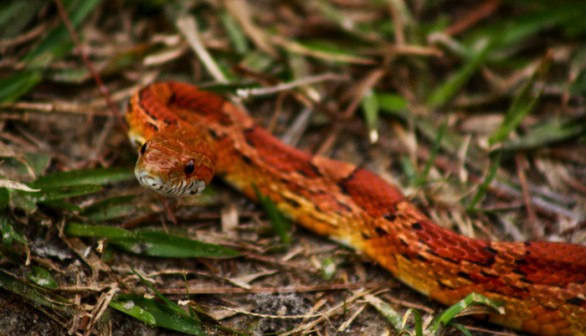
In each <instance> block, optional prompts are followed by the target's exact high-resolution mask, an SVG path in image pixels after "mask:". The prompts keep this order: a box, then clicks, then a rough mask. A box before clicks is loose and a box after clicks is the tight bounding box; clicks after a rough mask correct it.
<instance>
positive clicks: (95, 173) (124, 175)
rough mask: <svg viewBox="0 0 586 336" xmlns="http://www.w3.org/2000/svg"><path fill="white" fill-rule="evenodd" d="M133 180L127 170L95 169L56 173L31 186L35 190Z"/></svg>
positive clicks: (41, 178) (131, 174)
mask: <svg viewBox="0 0 586 336" xmlns="http://www.w3.org/2000/svg"><path fill="white" fill-rule="evenodd" d="M133 178H134V172H133V171H132V169H129V168H96V169H86V170H74V171H68V172H57V173H54V174H51V175H47V176H41V177H39V178H38V179H36V180H35V181H34V182H33V183H32V186H34V187H35V188H48V187H51V188H54V187H68V186H76V185H80V184H95V185H105V184H111V183H115V182H121V181H128V180H132V179H133Z"/></svg>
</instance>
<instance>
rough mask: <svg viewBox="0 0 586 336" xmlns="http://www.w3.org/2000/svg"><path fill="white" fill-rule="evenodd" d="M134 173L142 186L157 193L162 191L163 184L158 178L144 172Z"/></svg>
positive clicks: (137, 171)
mask: <svg viewBox="0 0 586 336" xmlns="http://www.w3.org/2000/svg"><path fill="white" fill-rule="evenodd" d="M134 173H135V175H136V178H137V179H138V182H139V183H140V184H141V185H142V186H144V187H148V188H151V189H153V190H155V191H157V192H159V191H161V190H162V189H163V186H164V183H163V181H162V180H161V178H160V177H157V176H152V175H151V174H149V172H148V171H145V170H136V171H135V172H134Z"/></svg>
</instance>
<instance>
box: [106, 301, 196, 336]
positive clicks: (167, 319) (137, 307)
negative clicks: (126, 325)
mask: <svg viewBox="0 0 586 336" xmlns="http://www.w3.org/2000/svg"><path fill="white" fill-rule="evenodd" d="M110 307H112V308H114V309H116V310H118V311H120V312H122V313H124V314H127V315H130V316H132V317H134V318H135V319H137V320H139V321H142V322H144V323H146V324H148V325H150V326H153V327H160V328H165V329H169V330H175V331H179V332H182V333H186V334H188V335H197V336H204V335H207V333H206V332H205V330H204V329H203V328H202V327H201V322H200V321H198V320H197V319H195V318H193V317H191V316H189V315H186V314H178V312H177V311H176V310H175V309H171V308H169V306H168V305H167V304H165V303H162V302H159V301H155V300H152V299H146V298H144V297H142V296H139V295H132V294H121V295H117V296H115V297H114V298H113V299H112V301H110Z"/></svg>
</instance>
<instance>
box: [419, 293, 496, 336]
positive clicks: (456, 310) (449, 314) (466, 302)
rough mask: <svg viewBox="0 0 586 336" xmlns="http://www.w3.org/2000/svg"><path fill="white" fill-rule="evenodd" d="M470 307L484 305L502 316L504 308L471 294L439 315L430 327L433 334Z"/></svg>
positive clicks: (478, 295)
mask: <svg viewBox="0 0 586 336" xmlns="http://www.w3.org/2000/svg"><path fill="white" fill-rule="evenodd" d="M472 305H484V306H486V307H489V308H492V309H494V311H495V312H498V313H500V314H504V313H505V310H504V308H503V307H502V306H501V305H500V304H499V303H497V302H495V301H492V300H490V299H489V298H487V297H485V296H482V295H480V294H476V293H471V294H469V295H468V296H466V297H465V298H464V299H462V300H460V301H458V302H457V303H456V304H454V305H452V306H450V307H449V308H448V309H446V310H445V311H444V312H443V313H442V314H441V315H439V316H438V317H437V318H436V319H434V321H433V323H432V324H431V326H430V329H431V331H432V332H433V333H435V332H437V331H438V330H439V329H440V328H441V327H442V326H447V325H448V324H450V322H451V321H452V320H453V319H454V318H455V317H456V315H458V314H460V313H462V312H463V311H464V310H465V309H466V308H468V307H470V306H472Z"/></svg>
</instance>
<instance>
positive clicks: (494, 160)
mask: <svg viewBox="0 0 586 336" xmlns="http://www.w3.org/2000/svg"><path fill="white" fill-rule="evenodd" d="M500 161H501V152H500V151H497V152H492V153H491V154H490V166H489V167H488V173H487V174H486V177H485V178H484V180H483V181H482V183H481V184H480V186H478V191H477V192H476V194H475V195H474V197H473V198H472V201H470V203H469V204H468V206H467V207H466V210H467V211H474V210H476V205H477V204H478V202H480V200H481V199H482V198H483V197H484V195H485V194H486V192H487V191H488V187H489V186H490V184H491V183H492V181H493V180H494V179H495V177H496V173H497V171H498V168H499V165H500Z"/></svg>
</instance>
